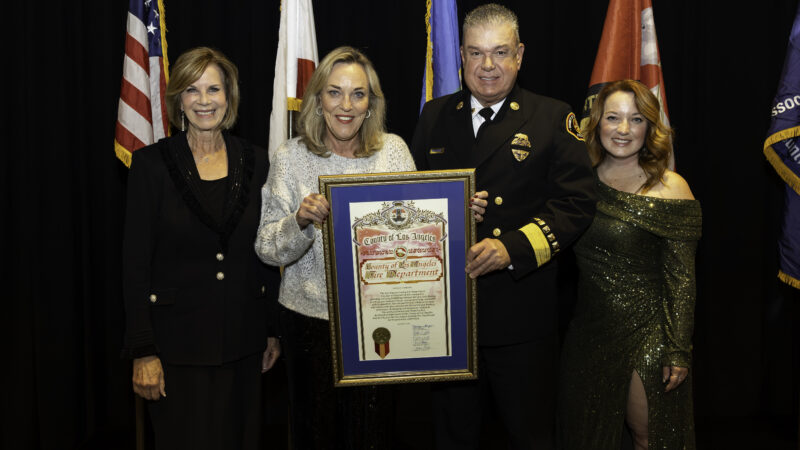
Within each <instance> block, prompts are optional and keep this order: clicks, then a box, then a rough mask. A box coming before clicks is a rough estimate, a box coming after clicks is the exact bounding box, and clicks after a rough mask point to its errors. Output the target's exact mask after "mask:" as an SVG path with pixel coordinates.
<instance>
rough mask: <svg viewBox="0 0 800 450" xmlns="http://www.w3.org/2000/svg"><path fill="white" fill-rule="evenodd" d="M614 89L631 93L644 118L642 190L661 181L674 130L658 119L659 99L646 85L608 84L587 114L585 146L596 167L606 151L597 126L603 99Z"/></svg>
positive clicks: (616, 82)
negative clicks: (645, 129)
mask: <svg viewBox="0 0 800 450" xmlns="http://www.w3.org/2000/svg"><path fill="white" fill-rule="evenodd" d="M615 92H630V93H632V94H633V102H634V103H635V104H636V109H638V110H639V112H640V113H641V114H642V115H643V116H644V118H645V120H647V136H646V138H645V141H644V146H643V147H642V149H641V150H640V151H639V166H640V167H641V168H642V169H644V172H645V174H646V175H647V179H646V180H645V182H644V183H643V184H642V186H641V188H640V189H641V191H642V193H644V192H647V191H648V190H650V189H651V188H652V187H653V186H655V185H656V184H657V183H658V182H659V181H662V178H663V176H664V172H665V171H666V170H667V165H668V164H669V156H670V153H671V152H672V137H673V135H674V134H675V133H674V131H673V130H672V128H670V127H669V126H668V125H667V124H665V123H664V122H663V121H662V120H661V108H660V105H659V103H658V99H657V98H656V96H655V95H653V93H652V92H650V89H647V86H645V85H644V84H642V83H640V82H638V81H636V80H619V81H614V82H611V83H608V84H606V85H605V86H603V88H602V89H601V90H600V93H599V94H597V100H595V103H594V106H593V107H592V111H591V113H590V116H589V124H588V125H587V126H586V129H585V130H584V136H585V137H586V145H587V147H588V148H589V156H590V157H591V159H592V165H593V166H594V167H597V165H599V164H600V163H601V162H602V161H603V159H605V157H606V150H605V148H604V147H603V144H602V143H601V142H600V135H599V130H598V125H599V124H600V120H602V118H603V113H604V112H605V111H604V110H605V105H606V100H607V99H608V97H610V96H611V94H613V93H615Z"/></svg>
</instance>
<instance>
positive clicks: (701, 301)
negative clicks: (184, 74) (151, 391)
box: [0, 0, 800, 449]
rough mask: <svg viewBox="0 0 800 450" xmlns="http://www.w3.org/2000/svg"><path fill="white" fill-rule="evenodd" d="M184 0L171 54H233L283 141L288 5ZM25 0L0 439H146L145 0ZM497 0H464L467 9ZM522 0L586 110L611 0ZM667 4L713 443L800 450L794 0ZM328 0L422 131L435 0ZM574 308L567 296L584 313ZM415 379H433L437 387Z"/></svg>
mask: <svg viewBox="0 0 800 450" xmlns="http://www.w3.org/2000/svg"><path fill="white" fill-rule="evenodd" d="M165 2H166V23H167V28H168V30H169V31H168V33H167V42H168V44H169V57H170V58H171V59H173V60H174V59H175V58H177V56H178V55H179V54H180V53H181V52H183V51H184V50H186V49H188V48H191V47H194V46H198V45H210V46H214V47H217V48H218V49H220V50H222V51H223V52H224V53H226V54H227V55H228V56H229V57H230V58H231V59H232V60H233V61H234V62H235V63H236V64H237V65H238V66H239V69H240V74H241V91H242V103H241V107H240V111H239V113H240V120H239V123H238V125H237V126H236V129H235V132H236V133H238V134H239V135H241V136H243V137H245V138H248V139H250V140H251V141H253V142H255V143H257V144H260V145H263V146H266V143H267V137H268V133H269V130H268V120H269V112H270V107H271V98H272V82H273V70H274V61H275V52H276V46H277V36H278V23H279V14H280V12H279V2H278V1H277V0H273V1H264V2H262V1H244V0H229V1H227V2H218V1H207V0H165ZM7 3H8V4H7V5H5V6H4V9H5V10H6V11H7V14H6V15H5V20H4V21H3V22H4V26H3V27H2V28H3V35H4V37H5V39H4V42H5V43H6V45H5V51H4V53H5V54H6V55H7V56H6V57H5V58H4V60H3V65H2V72H3V73H4V76H3V79H5V80H6V81H5V82H4V83H3V87H4V89H3V98H5V99H6V100H10V102H6V104H5V105H4V107H3V108H2V118H3V120H2V124H3V130H4V133H3V134H4V135H5V136H6V140H5V144H4V145H3V152H2V155H3V164H2V166H1V167H2V168H1V169H0V174H2V175H1V176H0V184H1V185H2V190H3V195H2V200H1V201H2V204H0V214H2V220H0V235H1V236H3V239H2V255H3V256H4V257H5V258H6V261H7V264H9V265H8V266H6V269H4V270H3V271H2V276H3V287H4V292H5V294H4V297H5V298H4V302H3V304H4V305H5V307H4V308H5V312H4V313H3V314H2V319H0V330H2V331H0V332H2V335H0V338H2V342H4V343H5V344H6V345H5V347H6V351H5V352H4V360H5V361H4V364H3V367H2V369H0V373H2V379H0V381H2V386H3V387H4V389H2V391H3V393H2V397H3V414H4V416H5V418H6V420H3V421H0V423H1V424H2V425H0V446H2V448H7V449H73V448H126V449H129V448H133V436H134V402H133V394H132V392H131V388H130V377H131V365H130V362H128V361H123V360H121V359H120V358H119V350H120V346H121V341H122V331H123V323H124V322H123V310H122V300H121V295H120V291H121V281H120V280H121V264H120V241H121V230H122V220H123V214H124V206H125V205H124V193H125V183H126V176H127V169H126V168H125V167H124V166H123V165H122V163H120V162H119V161H118V160H117V159H116V158H115V156H114V151H113V147H112V141H113V137H114V124H115V120H116V114H117V101H118V96H119V88H120V81H121V72H122V61H123V48H124V34H125V21H126V15H127V1H126V0H114V1H109V0H90V1H77V2H55V1H51V2H40V1H29V2H24V1H22V2H7ZM478 3H479V2H475V1H467V0H462V1H460V2H458V8H459V20H461V19H462V18H463V15H464V13H465V12H466V11H468V10H469V9H472V8H473V7H474V6H476V5H477V4H478ZM504 3H506V4H507V5H508V6H509V7H511V8H512V9H513V10H515V11H516V12H517V14H518V15H519V18H520V26H521V36H522V40H523V42H524V43H525V44H526V51H525V58H524V61H523V68H522V71H521V72H520V75H519V83H520V84H521V85H522V86H524V87H526V88H528V89H530V90H532V91H535V92H539V93H542V94H545V95H550V96H553V97H556V98H560V99H562V100H565V101H566V102H568V103H570V104H571V105H572V106H573V108H574V109H575V110H576V111H579V110H580V109H581V108H582V105H583V100H584V96H585V93H586V88H587V85H588V82H589V76H590V74H591V70H592V66H593V63H594V58H595V53H596V51H597V44H598V41H599V39H600V34H601V32H602V26H603V21H604V18H605V12H606V7H607V2H606V1H590V0H576V1H570V2H557V1H548V2H544V1H530V0H527V1H524V0H519V1H508V2H504ZM653 3H654V12H655V22H656V30H657V33H658V39H659V46H660V50H661V60H662V65H663V71H664V78H665V80H666V92H667V101H668V105H669V109H670V116H671V120H672V124H673V125H674V127H675V128H676V130H677V140H676V142H675V150H676V160H677V170H678V172H679V173H681V174H682V175H683V176H684V177H685V178H686V179H687V180H688V181H689V184H690V185H691V187H692V189H693V191H694V193H695V196H696V197H697V198H698V199H699V200H700V201H701V202H702V206H703V211H704V231H703V233H704V236H703V239H702V241H701V245H700V248H699V252H698V256H697V261H698V273H697V276H698V298H697V314H696V328H695V330H696V331H695V338H694V341H695V366H694V369H693V370H694V375H695V397H696V405H695V406H696V416H697V429H698V439H699V443H700V445H701V448H709V449H710V448H749V447H741V446H739V447H737V445H736V444H735V442H737V441H736V439H738V438H737V436H739V437H740V436H748V435H753V436H762V437H763V438H764V439H774V440H775V441H774V442H779V443H783V444H786V445H789V447H787V448H792V445H793V446H794V447H795V448H796V445H797V444H796V439H797V429H796V427H797V407H798V406H797V405H798V399H799V395H798V386H797V379H798V378H800V370H798V359H800V358H798V351H799V349H798V346H799V345H798V342H799V340H798V328H799V327H798V323H800V322H798V317H799V316H800V314H799V313H798V311H799V310H800V295H798V291H797V290H792V289H790V288H787V287H785V286H783V285H782V284H781V283H780V282H778V281H777V279H776V276H775V275H776V271H777V251H776V245H775V242H776V237H777V234H778V231H779V227H780V220H779V218H780V212H781V208H782V192H783V191H782V189H783V184H782V182H781V181H780V180H779V179H778V178H777V176H776V175H775V174H774V171H773V170H772V169H771V168H770V167H769V166H768V164H767V163H766V162H765V159H764V157H763V155H762V152H761V148H762V145H763V141H764V138H765V134H766V131H767V128H768V125H769V119H770V109H771V102H772V99H773V96H774V94H775V91H776V88H777V85H778V80H779V77H780V72H781V68H782V65H783V59H784V56H785V52H786V47H787V42H788V37H789V31H790V29H791V26H792V21H793V18H794V13H795V10H796V8H797V2H796V1H795V0H785V1H769V0H765V1H760V2H743V3H742V2H740V3H741V4H740V5H739V6H735V4H736V2H727V1H725V2H723V1H709V2H698V1H687V0H683V1H677V0H676V1H659V0H654V1H653ZM314 9H315V17H316V32H317V42H318V47H319V53H320V56H323V55H325V54H326V53H327V52H328V51H330V50H331V49H333V48H335V47H337V46H339V45H343V44H349V45H353V46H355V47H358V48H361V49H363V50H364V51H365V52H366V53H367V54H368V56H369V57H370V58H371V59H372V60H373V62H374V63H375V66H376V68H377V70H378V73H379V75H380V77H381V82H382V84H383V89H384V92H385V93H386V96H387V100H388V126H389V129H390V130H391V131H393V132H395V133H397V134H399V135H401V136H402V137H403V138H405V139H406V140H407V141H410V139H411V136H412V133H413V129H414V125H415V123H416V118H417V114H418V107H419V96H420V87H421V82H422V70H423V59H424V54H425V25H424V14H425V1H423V0H413V1H412V0H403V1H399V0H383V1H365V0H352V1H340V0H330V1H322V0H318V1H315V2H314ZM8 137H10V141H8ZM566 292H569V290H567V291H566ZM532 294H533V293H532ZM570 306H571V304H570V299H569V298H565V305H564V308H563V309H564V314H565V317H566V315H567V314H568V313H569V309H570ZM564 320H566V319H564ZM281 370H282V369H281V367H280V366H279V367H278V368H277V369H276V371H275V373H273V374H271V375H270V377H267V382H268V383H270V386H273V387H274V389H272V390H271V391H270V392H268V393H267V396H268V397H269V400H270V401H272V403H271V408H272V409H271V412H270V415H269V416H268V418H267V420H268V422H269V423H270V424H272V425H271V426H272V427H273V428H272V429H275V430H277V432H278V434H282V433H284V429H282V428H281V427H282V426H285V409H282V408H285V401H284V400H282V399H283V396H285V392H283V390H282V389H283V388H282V383H283V381H282V377H283V374H282V372H281ZM398 389H401V390H402V389H406V390H408V392H412V393H413V394H414V395H418V396H419V398H424V391H423V390H421V389H422V388H421V387H419V386H416V387H401V388H398ZM418 407H419V405H418ZM421 408H422V409H421V410H415V409H414V408H413V407H409V406H408V405H407V404H406V405H405V406H403V405H402V404H401V405H400V406H399V407H398V413H400V415H401V416H402V415H403V414H419V416H418V417H416V419H419V421H420V422H421V423H424V422H425V421H426V414H427V412H426V408H427V406H422V407H421ZM419 411H422V412H421V413H420V412H419ZM419 430H422V431H418V433H421V435H420V436H418V437H417V438H414V439H412V438H409V439H410V440H414V441H415V442H423V443H425V442H427V441H428V437H429V436H428V435H427V434H425V433H429V431H430V428H429V427H428V428H425V427H420V428H419ZM404 433H406V434H412V435H413V434H414V433H417V431H409V430H406V431H404ZM726 439H728V440H726ZM729 442H733V443H732V444H728V443H729ZM738 442H741V441H738ZM765 442H766V441H765ZM770 442H773V441H770ZM792 442H794V444H791V443H792ZM775 445H778V444H775ZM409 448H417V447H413V446H409ZM419 448H424V447H419ZM752 448H756V447H752ZM761 448H778V447H776V446H771V445H766V446H763V447H761Z"/></svg>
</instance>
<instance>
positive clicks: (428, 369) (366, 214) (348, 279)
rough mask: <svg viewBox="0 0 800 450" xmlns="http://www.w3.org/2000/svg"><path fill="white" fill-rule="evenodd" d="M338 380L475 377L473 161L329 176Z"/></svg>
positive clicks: (328, 252) (324, 181)
mask: <svg viewBox="0 0 800 450" xmlns="http://www.w3.org/2000/svg"><path fill="white" fill-rule="evenodd" d="M319 188H320V193H322V194H323V195H325V197H326V198H327V199H328V202H329V203H330V206H331V211H330V215H329V216H328V219H327V220H326V221H325V224H324V227H325V228H324V230H323V233H322V234H323V242H324V245H325V274H326V276H327V285H328V308H329V317H330V330H331V342H332V344H331V345H332V356H333V369H334V370H333V372H334V382H335V384H336V386H345V385H355V384H379V383H405V382H426V381H440V380H457V379H474V378H476V377H477V374H478V367H477V355H478V353H477V336H476V327H475V320H476V317H475V315H476V314H475V308H476V306H475V305H476V303H475V280H472V279H470V278H469V277H468V276H467V274H466V272H465V271H464V267H465V266H466V253H467V250H468V249H469V247H470V246H472V244H474V243H475V222H474V219H473V217H472V211H471V210H470V209H469V201H470V198H471V197H472V195H473V193H474V192H475V176H474V171H473V170H447V171H421V172H398V173H382V174H366V175H363V174H362V175H333V176H321V177H320V178H319Z"/></svg>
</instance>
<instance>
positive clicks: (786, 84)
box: [764, 6, 800, 289]
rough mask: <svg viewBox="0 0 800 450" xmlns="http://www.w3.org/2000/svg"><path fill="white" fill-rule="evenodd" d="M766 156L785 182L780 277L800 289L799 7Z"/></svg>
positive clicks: (767, 141) (777, 96)
mask: <svg viewBox="0 0 800 450" xmlns="http://www.w3.org/2000/svg"><path fill="white" fill-rule="evenodd" d="M764 154H765V155H766V157H767V160H768V161H769V162H770V164H772V166H773V167H774V168H775V170H776V171H777V172H778V174H779V175H780V177H781V178H782V179H783V181H785V182H786V200H785V204H784V212H783V225H782V229H781V236H780V238H779V241H778V254H779V257H780V271H779V273H778V277H779V278H780V279H781V280H782V281H784V282H785V283H787V284H789V285H791V286H793V287H796V288H798V289H800V6H798V10H797V13H796V15H795V20H794V25H793V26H792V33H791V36H790V37H789V47H788V49H787V51H786V59H785V60H784V63H783V72H782V74H781V81H780V84H779V85H778V93H777V94H776V95H775V100H774V101H773V106H772V123H771V124H770V128H769V132H768V133H767V139H766V141H764Z"/></svg>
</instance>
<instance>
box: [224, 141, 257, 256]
mask: <svg viewBox="0 0 800 450" xmlns="http://www.w3.org/2000/svg"><path fill="white" fill-rule="evenodd" d="M222 136H223V138H224V139H225V148H226V150H227V152H228V194H227V195H226V196H225V209H224V214H223V218H222V224H221V228H220V230H219V232H220V243H221V244H222V247H223V248H224V249H227V247H228V239H229V238H230V236H231V234H233V231H234V230H235V229H236V227H237V226H238V225H239V221H240V220H241V219H242V214H244V210H245V209H246V208H247V204H248V202H249V200H250V195H251V192H250V182H251V181H252V179H253V173H254V171H255V155H254V153H253V152H254V150H253V147H252V146H251V145H250V144H249V143H248V142H246V141H242V140H240V139H237V138H235V137H233V136H230V135H229V134H228V133H223V134H222Z"/></svg>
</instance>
